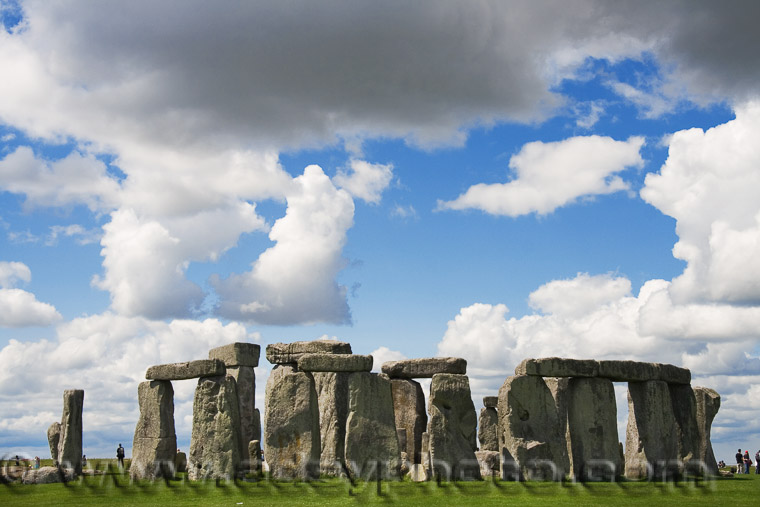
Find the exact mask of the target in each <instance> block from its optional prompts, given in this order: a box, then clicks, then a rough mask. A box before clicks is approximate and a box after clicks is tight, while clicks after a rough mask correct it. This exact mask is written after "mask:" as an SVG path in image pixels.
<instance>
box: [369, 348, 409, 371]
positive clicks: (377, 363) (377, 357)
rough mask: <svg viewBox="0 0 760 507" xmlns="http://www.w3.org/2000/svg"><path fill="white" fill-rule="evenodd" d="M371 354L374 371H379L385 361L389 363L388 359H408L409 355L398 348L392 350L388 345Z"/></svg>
mask: <svg viewBox="0 0 760 507" xmlns="http://www.w3.org/2000/svg"><path fill="white" fill-rule="evenodd" d="M370 355H371V356H372V360H373V361H372V371H376V372H379V371H380V368H382V366H383V363H387V362H388V361H401V360H402V359H406V358H407V357H406V356H405V355H404V354H403V353H402V352H400V351H398V350H391V349H389V348H388V347H384V346H383V347H378V348H376V349H375V350H373V351H372V352H370Z"/></svg>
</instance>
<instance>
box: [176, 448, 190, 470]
mask: <svg viewBox="0 0 760 507" xmlns="http://www.w3.org/2000/svg"><path fill="white" fill-rule="evenodd" d="M174 471H175V472H177V473H183V472H187V454H185V453H184V452H182V451H178V452H177V455H176V456H175V457H174Z"/></svg>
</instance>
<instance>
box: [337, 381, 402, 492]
mask: <svg viewBox="0 0 760 507" xmlns="http://www.w3.org/2000/svg"><path fill="white" fill-rule="evenodd" d="M345 457H346V465H347V467H348V471H349V473H350V474H351V477H354V478H362V479H375V478H378V477H379V478H386V479H391V478H392V479H396V478H398V477H399V473H400V469H401V450H400V449H399V445H398V436H397V435H396V424H395V419H394V415H393V395H392V393H391V382H390V380H389V379H388V378H387V377H385V376H384V375H378V374H376V373H366V372H357V373H352V374H351V375H350V376H349V377H348V419H347V421H346V450H345Z"/></svg>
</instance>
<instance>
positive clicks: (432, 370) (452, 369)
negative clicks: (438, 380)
mask: <svg viewBox="0 0 760 507" xmlns="http://www.w3.org/2000/svg"><path fill="white" fill-rule="evenodd" d="M382 371H383V373H385V374H386V375H388V376H389V377H390V378H406V379H411V378H432V377H433V375H437V374H438V373H453V374H461V375H464V374H465V373H467V361H466V360H464V359H462V358H461V357H428V358H421V359H404V360H403V361H388V362H387V363H383V366H382Z"/></svg>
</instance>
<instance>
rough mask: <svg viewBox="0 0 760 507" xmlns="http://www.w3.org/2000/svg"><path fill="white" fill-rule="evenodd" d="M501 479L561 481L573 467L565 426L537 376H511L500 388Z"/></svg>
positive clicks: (547, 388)
mask: <svg viewBox="0 0 760 507" xmlns="http://www.w3.org/2000/svg"><path fill="white" fill-rule="evenodd" d="M498 414H499V449H500V452H501V467H502V472H501V478H502V480H505V479H524V478H528V479H532V478H548V479H553V480H561V479H562V478H563V477H564V475H565V474H566V473H567V471H568V470H569V468H570V462H569V459H568V455H567V442H566V440H565V428H564V427H563V426H562V425H561V424H560V418H559V415H558V413H557V407H556V405H555V401H554V397H553V396H552V393H551V391H550V390H549V387H547V385H546V382H544V379H543V378H541V377H538V376H529V375H519V376H513V377H508V378H507V379H506V380H505V381H504V384H503V385H502V386H501V388H500V389H499V407H498Z"/></svg>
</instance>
